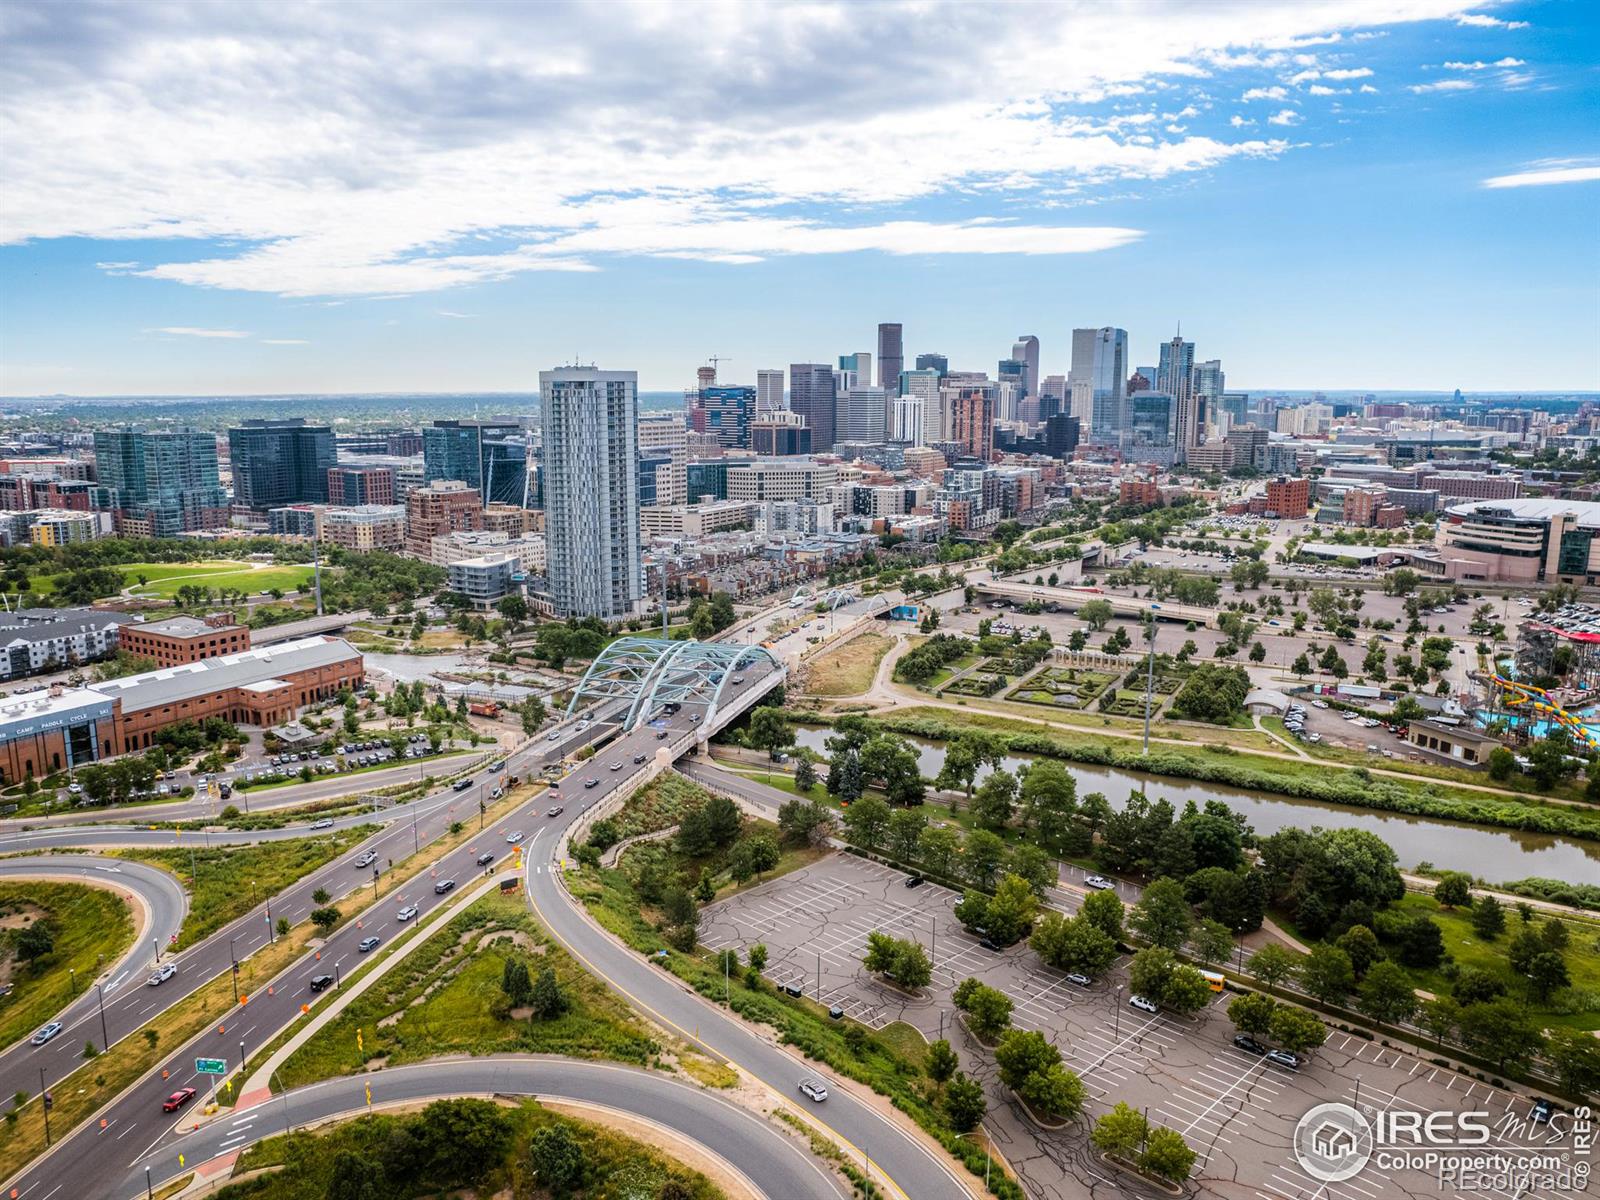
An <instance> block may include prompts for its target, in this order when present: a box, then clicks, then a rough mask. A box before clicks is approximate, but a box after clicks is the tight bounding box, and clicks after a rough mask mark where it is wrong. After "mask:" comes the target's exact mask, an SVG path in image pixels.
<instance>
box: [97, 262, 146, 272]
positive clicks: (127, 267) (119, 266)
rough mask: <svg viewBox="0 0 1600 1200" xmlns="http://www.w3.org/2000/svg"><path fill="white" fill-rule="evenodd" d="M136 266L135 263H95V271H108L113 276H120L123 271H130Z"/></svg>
mask: <svg viewBox="0 0 1600 1200" xmlns="http://www.w3.org/2000/svg"><path fill="white" fill-rule="evenodd" d="M138 265H139V264H138V263H136V262H97V263H95V269H96V270H100V271H110V272H112V273H113V274H120V273H121V272H124V271H132V270H134V269H135V268H137V267H138Z"/></svg>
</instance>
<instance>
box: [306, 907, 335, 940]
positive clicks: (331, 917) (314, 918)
mask: <svg viewBox="0 0 1600 1200" xmlns="http://www.w3.org/2000/svg"><path fill="white" fill-rule="evenodd" d="M342 915H343V914H342V913H340V911H339V910H338V909H337V908H314V909H312V910H311V923H312V924H313V925H315V926H316V927H317V930H318V932H320V933H321V934H322V935H323V936H324V937H326V936H327V935H328V931H329V930H330V929H332V928H333V927H334V926H335V925H337V924H338V923H339V918H340V917H341V916H342Z"/></svg>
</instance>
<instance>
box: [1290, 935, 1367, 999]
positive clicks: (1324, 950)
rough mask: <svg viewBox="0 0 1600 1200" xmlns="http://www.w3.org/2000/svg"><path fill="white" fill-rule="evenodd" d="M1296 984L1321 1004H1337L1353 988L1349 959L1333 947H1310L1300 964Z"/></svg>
mask: <svg viewBox="0 0 1600 1200" xmlns="http://www.w3.org/2000/svg"><path fill="white" fill-rule="evenodd" d="M1300 982H1301V984H1303V985H1304V987H1305V989H1306V991H1308V992H1310V993H1311V994H1312V995H1313V996H1315V997H1316V998H1317V999H1318V1000H1321V1001H1322V1002H1323V1003H1324V1004H1340V1003H1343V1001H1344V998H1345V997H1346V996H1348V995H1349V994H1350V989H1351V988H1352V987H1354V986H1355V982H1356V977H1355V970H1354V969H1353V968H1352V967H1351V965H1350V956H1349V955H1348V954H1346V953H1345V952H1344V951H1343V950H1341V949H1339V947H1337V946H1330V945H1327V944H1323V945H1319V946H1313V947H1312V948H1311V953H1310V954H1307V955H1306V956H1305V957H1304V958H1303V959H1301V960H1300Z"/></svg>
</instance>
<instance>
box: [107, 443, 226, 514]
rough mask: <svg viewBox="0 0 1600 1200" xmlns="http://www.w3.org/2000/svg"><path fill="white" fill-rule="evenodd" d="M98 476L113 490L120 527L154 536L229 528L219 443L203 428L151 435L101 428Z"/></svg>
mask: <svg viewBox="0 0 1600 1200" xmlns="http://www.w3.org/2000/svg"><path fill="white" fill-rule="evenodd" d="M94 459H95V474H96V477H97V479H98V480H99V483H100V485H101V486H102V487H105V488H107V489H109V490H110V492H111V503H112V505H113V506H114V507H115V509H116V511H117V517H116V520H117V528H118V530H119V531H121V530H122V529H123V528H124V527H126V528H127V529H128V531H129V532H130V533H135V532H138V533H148V534H149V535H150V536H152V537H174V536H176V535H177V534H179V533H182V532H184V531H186V530H195V529H226V528H227V527H228V497H227V493H225V492H224V491H223V490H222V483H221V480H220V477H219V475H218V472H217V439H216V437H215V436H214V435H212V434H209V433H201V432H199V431H198V430H192V429H178V430H170V431H165V432H161V433H146V432H145V431H144V430H142V429H97V430H95V434H94Z"/></svg>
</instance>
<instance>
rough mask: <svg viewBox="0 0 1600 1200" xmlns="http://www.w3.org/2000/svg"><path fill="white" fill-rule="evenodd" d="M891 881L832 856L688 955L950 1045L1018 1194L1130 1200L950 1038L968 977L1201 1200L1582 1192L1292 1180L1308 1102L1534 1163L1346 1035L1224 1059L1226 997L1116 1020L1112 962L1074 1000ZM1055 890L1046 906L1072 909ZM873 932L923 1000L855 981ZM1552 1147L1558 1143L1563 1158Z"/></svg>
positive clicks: (1520, 1117) (1525, 1137)
mask: <svg viewBox="0 0 1600 1200" xmlns="http://www.w3.org/2000/svg"><path fill="white" fill-rule="evenodd" d="M905 878H906V877H905V876H904V875H903V874H901V873H900V872H898V871H893V870H890V869H889V868H887V867H883V866H879V865H877V864H874V863H869V862H866V861H863V860H861V859H859V858H856V857H854V856H852V855H848V854H837V855H833V856H832V857H830V858H827V859H824V860H823V861H821V862H818V863H815V864H813V865H812V866H810V867H807V868H805V869H803V870H800V871H796V872H794V873H793V874H791V875H787V876H784V877H782V878H780V879H776V880H773V881H771V882H770V883H767V884H764V885H762V886H761V887H757V888H754V889H751V890H750V891H748V892H744V893H741V894H739V895H737V896H734V897H731V898H730V899H728V900H725V901H722V902H721V903H718V904H715V905H712V906H709V907H708V908H707V909H706V910H705V912H704V914H703V917H702V923H701V931H702V940H703V942H704V943H705V944H706V945H707V946H709V947H711V948H712V949H719V950H720V949H723V948H725V947H734V948H736V949H738V950H739V951H740V953H741V956H742V955H743V953H744V952H745V951H746V950H747V949H748V947H749V946H750V945H752V944H753V943H756V942H762V943H764V944H765V945H766V946H767V950H768V967H767V972H766V973H767V975H768V977H769V978H770V979H771V980H772V981H773V982H774V983H777V984H779V985H783V984H795V985H797V986H799V987H800V988H801V989H802V990H803V992H804V994H805V995H807V996H809V997H813V998H816V999H818V1000H819V1001H820V1002H821V1003H823V1004H826V1005H830V1006H837V1007H838V1008H840V1009H841V1010H842V1011H843V1013H844V1014H845V1015H847V1016H849V1017H851V1018H854V1019H856V1020H859V1021H861V1022H862V1023H863V1024H865V1025H867V1026H869V1027H871V1028H874V1029H881V1028H883V1027H884V1026H885V1025H887V1024H889V1023H890V1022H893V1021H905V1022H907V1023H909V1024H911V1025H913V1026H915V1027H916V1028H917V1029H918V1030H920V1031H921V1032H922V1033H923V1034H924V1035H925V1036H926V1037H928V1038H929V1039H930V1040H931V1039H933V1038H936V1037H939V1036H946V1037H948V1038H950V1040H951V1043H952V1045H954V1046H955V1047H956V1048H957V1050H958V1051H959V1052H960V1054H961V1057H962V1064H963V1068H964V1069H965V1070H967V1071H968V1072H970V1073H972V1074H974V1075H975V1076H976V1077H978V1078H980V1079H982V1080H983V1081H984V1083H985V1086H986V1087H987V1088H988V1090H989V1093H990V1114H989V1117H988V1119H987V1121H986V1123H985V1127H986V1128H987V1129H988V1130H989V1131H990V1133H991V1134H992V1135H993V1136H994V1137H995V1138H996V1140H997V1142H998V1143H999V1144H1000V1145H1001V1146H1002V1148H1003V1149H1004V1151H1005V1153H1006V1157H1007V1159H1008V1160H1009V1161H1010V1162H1011V1163H1012V1165H1013V1166H1014V1167H1015V1168H1016V1169H1017V1170H1018V1171H1019V1172H1020V1173H1021V1174H1022V1175H1023V1177H1024V1179H1025V1181H1026V1183H1027V1185H1028V1189H1029V1193H1030V1195H1040V1196H1048V1197H1052V1198H1054V1197H1061V1198H1063V1200H1065V1198H1067V1197H1074V1198H1076V1197H1081V1196H1083V1195H1085V1194H1086V1193H1087V1192H1093V1193H1094V1194H1096V1195H1101V1194H1103V1191H1102V1190H1104V1191H1105V1192H1107V1193H1108V1192H1109V1191H1112V1190H1115V1191H1124V1192H1132V1193H1133V1194H1135V1195H1139V1194H1143V1193H1142V1192H1141V1189H1140V1188H1139V1187H1138V1185H1136V1184H1134V1183H1131V1182H1130V1181H1128V1180H1127V1179H1121V1178H1119V1179H1117V1180H1112V1179H1109V1178H1108V1177H1107V1175H1108V1172H1107V1171H1106V1169H1105V1168H1104V1167H1103V1165H1100V1164H1098V1163H1097V1162H1095V1161H1094V1160H1093V1159H1092V1156H1090V1155H1087V1154H1084V1153H1081V1151H1082V1149H1083V1145H1084V1141H1085V1139H1084V1136H1083V1133H1084V1131H1083V1129H1082V1128H1077V1127H1075V1128H1073V1129H1069V1130H1068V1131H1064V1132H1060V1133H1051V1132H1044V1131H1041V1130H1039V1129H1038V1128H1037V1127H1036V1126H1034V1125H1032V1124H1031V1122H1029V1121H1027V1120H1026V1118H1024V1117H1023V1116H1022V1114H1021V1113H1020V1111H1019V1110H1018V1109H1016V1108H1015V1107H1014V1105H1013V1104H1012V1102H1011V1100H1010V1098H1009V1096H1008V1094H1007V1093H1006V1092H1005V1091H1004V1089H1002V1088H1001V1087H1000V1086H999V1084H998V1081H997V1080H996V1079H995V1077H994V1075H995V1073H994V1069H993V1058H992V1055H990V1054H989V1052H988V1051H986V1050H983V1049H982V1047H980V1046H979V1045H978V1044H977V1043H976V1042H975V1041H973V1040H972V1039H971V1038H970V1037H967V1036H966V1035H965V1034H964V1032H963V1031H962V1030H961V1029H960V1027H959V1026H958V1025H957V1024H956V1023H955V1018H954V1010H953V1008H952V1007H951V1006H950V992H951V990H952V989H953V988H954V986H955V984H956V983H958V982H960V980H962V979H964V978H966V977H967V976H969V975H971V976H976V977H978V978H979V979H981V980H983V982H985V983H987V984H989V985H990V986H991V987H996V988H999V989H1000V990H1001V991H1003V992H1005V993H1006V994H1007V995H1008V996H1010V997H1011V999H1012V1002H1013V1005H1014V1009H1013V1015H1012V1023H1013V1024H1014V1025H1016V1026H1019V1027H1021V1028H1025V1029H1034V1030H1038V1031H1039V1032H1041V1033H1043V1034H1044V1035H1045V1036H1046V1037H1047V1038H1049V1039H1050V1041H1051V1042H1052V1043H1053V1044H1054V1045H1055V1046H1056V1047H1057V1048H1058V1049H1059V1050H1060V1051H1061V1055H1062V1059H1063V1061H1064V1062H1065V1063H1066V1065H1067V1066H1069V1067H1070V1068H1072V1069H1073V1070H1074V1071H1076V1072H1077V1073H1078V1075H1079V1076H1080V1077H1081V1078H1082V1079H1083V1081H1084V1083H1085V1085H1086V1087H1087V1093H1088V1109H1087V1115H1088V1116H1089V1117H1090V1118H1091V1119H1092V1118H1094V1117H1096V1116H1098V1115H1099V1114H1100V1113H1103V1112H1105V1111H1106V1110H1107V1109H1109V1108H1110V1107H1112V1106H1113V1105H1114V1104H1115V1103H1116V1102H1117V1101H1119V1100H1123V1101H1126V1102H1128V1103H1129V1104H1131V1105H1133V1106H1135V1107H1139V1108H1143V1109H1145V1110H1146V1111H1147V1112H1148V1114H1149V1117H1150V1119H1151V1120H1152V1121H1153V1122H1156V1123H1158V1124H1161V1125H1165V1126H1167V1127H1169V1128H1172V1129H1175V1130H1177V1131H1178V1132H1179V1133H1181V1134H1183V1136H1184V1137H1185V1139H1186V1140H1187V1141H1188V1142H1189V1144H1190V1145H1191V1146H1192V1147H1193V1148H1194V1150H1195V1151H1196V1152H1197V1154H1198V1155H1199V1158H1198V1160H1197V1162H1196V1166H1195V1177H1196V1180H1197V1181H1198V1184H1199V1189H1200V1192H1201V1194H1203V1195H1205V1196H1227V1197H1246V1198H1248V1197H1259V1198H1260V1200H1278V1198H1280V1197H1286V1198H1288V1200H1380V1197H1389V1196H1407V1197H1435V1196H1437V1197H1441V1198H1442V1197H1445V1196H1453V1197H1459V1196H1462V1195H1465V1196H1468V1197H1476V1198H1477V1200H1576V1197H1578V1196H1580V1195H1586V1194H1587V1193H1586V1192H1584V1191H1583V1190H1581V1189H1578V1190H1572V1191H1569V1190H1560V1189H1556V1188H1539V1187H1533V1188H1520V1189H1518V1188H1516V1187H1508V1188H1505V1189H1500V1190H1495V1189H1493V1188H1491V1189H1489V1190H1483V1191H1475V1190H1471V1189H1466V1188H1455V1187H1453V1186H1446V1185H1443V1184H1441V1183H1439V1182H1438V1181H1437V1180H1435V1179H1434V1178H1432V1177H1431V1176H1430V1175H1428V1174H1427V1173H1426V1172H1423V1171H1420V1170H1407V1171H1402V1172H1395V1173H1392V1174H1387V1175H1386V1174H1384V1173H1382V1172H1380V1171H1379V1170H1378V1169H1377V1167H1376V1165H1375V1164H1369V1165H1368V1166H1367V1167H1366V1168H1364V1169H1363V1170H1362V1172H1361V1173H1360V1174H1358V1175H1357V1176H1356V1177H1354V1178H1352V1179H1350V1180H1346V1181H1343V1182H1339V1183H1332V1184H1329V1183H1323V1182H1321V1181H1319V1180H1317V1179H1314V1178H1312V1177H1310V1176H1308V1175H1306V1174H1305V1172H1304V1171H1303V1170H1302V1169H1301V1167H1300V1164H1299V1163H1298V1161H1297V1160H1296V1158H1295V1156H1294V1153H1293V1150H1292V1145H1293V1134H1294V1129H1295V1125H1296V1123H1297V1122H1298V1121H1299V1119H1300V1117H1301V1116H1303V1115H1304V1114H1305V1113H1306V1112H1307V1111H1308V1110H1310V1109H1311V1108H1312V1107H1314V1106H1315V1105H1317V1104H1321V1103H1324V1102H1328V1101H1335V1100H1339V1101H1343V1102H1345V1103H1348V1104H1353V1105H1356V1106H1357V1107H1358V1108H1359V1109H1360V1110H1361V1111H1362V1112H1363V1113H1365V1114H1366V1115H1367V1116H1368V1117H1369V1119H1370V1118H1371V1117H1372V1116H1375V1115H1376V1114H1377V1113H1379V1112H1381V1111H1388V1110H1390V1109H1393V1108H1397V1107H1398V1108H1405V1109H1413V1110H1419V1111H1423V1112H1431V1111H1435V1110H1443V1111H1459V1110H1463V1109H1472V1110H1484V1111H1487V1112H1488V1113H1489V1114H1491V1116H1490V1118H1489V1119H1491V1120H1492V1121H1493V1122H1496V1123H1497V1125H1498V1127H1497V1129H1496V1135H1495V1142H1494V1147H1495V1149H1496V1150H1497V1151H1499V1152H1501V1153H1504V1154H1506V1155H1507V1156H1508V1157H1509V1158H1510V1159H1512V1160H1518V1159H1519V1158H1526V1156H1527V1155H1528V1154H1530V1153H1533V1152H1534V1151H1536V1150H1541V1149H1542V1150H1543V1152H1545V1153H1551V1152H1554V1151H1555V1150H1556V1149H1558V1148H1556V1147H1552V1148H1549V1149H1545V1148H1543V1147H1542V1146H1539V1145H1535V1144H1534V1143H1532V1142H1531V1141H1530V1131H1543V1130H1544V1129H1545V1127H1543V1126H1533V1125H1531V1124H1530V1123H1529V1122H1528V1113H1529V1111H1530V1108H1531V1105H1530V1102H1529V1101H1528V1100H1527V1098H1526V1097H1516V1096H1513V1095H1510V1094H1508V1093H1507V1092H1505V1091H1504V1090H1501V1089H1496V1088H1490V1087H1488V1086H1487V1085H1485V1084H1483V1083H1481V1082H1477V1081H1473V1080H1470V1079H1468V1078H1466V1077H1464V1076H1462V1075H1460V1074H1457V1073H1456V1072H1454V1071H1450V1070H1446V1069H1444V1068H1440V1067H1438V1066H1435V1065H1434V1064H1432V1063H1431V1062H1430V1061H1428V1060H1427V1059H1426V1058H1423V1057H1418V1056H1415V1055H1410V1054H1404V1053H1401V1052H1399V1051H1396V1050H1393V1049H1388V1048H1385V1047H1382V1046H1380V1045H1377V1044H1375V1043H1373V1042H1370V1041H1367V1040H1366V1039H1364V1038H1361V1037H1356V1036H1353V1035H1349V1034H1345V1033H1340V1032H1337V1031H1335V1032H1332V1033H1331V1035H1330V1037H1329V1040H1328V1042H1327V1044H1326V1045H1325V1046H1324V1047H1323V1048H1322V1049H1321V1050H1319V1051H1317V1052H1316V1053H1315V1054H1314V1055H1313V1056H1312V1057H1311V1058H1310V1060H1309V1061H1308V1062H1307V1063H1306V1064H1305V1065H1304V1066H1303V1067H1302V1068H1301V1069H1300V1070H1299V1071H1290V1070H1287V1069H1285V1068H1282V1067H1279V1066H1277V1065H1275V1064H1273V1063H1271V1062H1269V1061H1267V1060H1266V1059H1264V1058H1261V1057H1259V1056H1257V1055H1255V1054H1250V1053H1246V1052H1245V1051H1242V1050H1239V1049H1236V1048H1235V1047H1234V1046H1233V1044H1232V1037H1233V1032H1234V1030H1233V1026H1232V1024H1231V1023H1230V1022H1229V1021H1228V1020H1227V1017H1226V1009H1227V1004H1228V1001H1229V1000H1231V999H1232V995H1231V994H1230V993H1223V994H1221V995H1219V996H1218V997H1217V998H1216V1000H1215V1001H1213V1003H1212V1004H1211V1005H1210V1006H1208V1007H1207V1008H1206V1009H1203V1010H1202V1011H1201V1012H1200V1013H1199V1014H1197V1015H1195V1016H1193V1017H1183V1016H1177V1015H1173V1014H1167V1013H1159V1014H1154V1015H1152V1014H1149V1013H1144V1012H1140V1011H1138V1010H1136V1009H1133V1008H1131V1007H1129V1006H1128V996H1127V987H1126V974H1125V969H1126V965H1127V963H1126V959H1122V960H1119V961H1118V963H1117V964H1116V965H1115V966H1114V967H1113V968H1112V970H1111V971H1110V972H1109V973H1108V975H1107V976H1106V977H1105V978H1103V979H1100V980H1097V981H1095V982H1094V983H1093V984H1092V985H1091V986H1090V987H1088V988H1080V987H1078V986H1076V985H1074V984H1072V983H1069V982H1068V981H1067V980H1066V978H1065V976H1064V975H1063V974H1062V973H1061V972H1059V971H1055V970H1053V969H1051V968H1049V967H1046V966H1045V965H1044V964H1042V963H1041V962H1040V961H1039V960H1038V958H1037V957H1036V956H1035V955H1034V954H1033V952H1032V951H1031V950H1029V949H1028V947H1027V945H1026V944H1022V945H1018V946H1013V947H1010V948H1008V949H1006V950H1002V951H999V952H994V951H989V950H985V949H983V948H982V947H980V946H979V945H978V942H977V940H976V939H975V938H974V937H972V935H970V934H968V933H967V932H966V931H965V930H963V929H962V928H961V926H960V924H959V922H957V921H956V919H955V917H954V915H953V913H952V912H951V909H952V906H953V905H954V904H955V902H956V900H958V899H959V896H958V895H957V894H956V893H954V892H952V891H950V890H948V889H946V888H941V887H938V886H936V885H933V884H924V885H923V886H921V887H918V888H914V889H908V888H906V887H905ZM1077 898H1078V897H1077V895H1076V894H1075V893H1072V892H1070V891H1066V890H1059V891H1058V892H1057V893H1055V895H1054V896H1053V898H1052V900H1051V904H1052V905H1053V906H1056V907H1060V908H1061V909H1063V910H1064V911H1071V910H1074V909H1075V908H1076V907H1077ZM875 930H882V931H883V932H886V933H890V934H893V935H894V936H896V937H903V938H913V939H915V940H917V941H918V942H920V943H922V945H923V946H924V947H926V948H928V949H930V951H931V957H932V959H933V961H934V971H933V985H932V986H931V987H930V988H929V989H927V992H928V994H926V995H924V996H920V997H913V996H908V995H906V994H905V993H902V992H900V991H898V990H897V989H895V988H892V987H889V986H888V985H886V984H883V983H881V982H879V981H878V980H876V979H875V978H873V977H871V976H868V975H867V974H866V973H865V972H864V971H863V970H862V969H861V956H862V955H863V954H864V953H865V950H866V941H867V935H868V934H869V933H871V932H873V931H875ZM1563 1145H1564V1143H1563Z"/></svg>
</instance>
